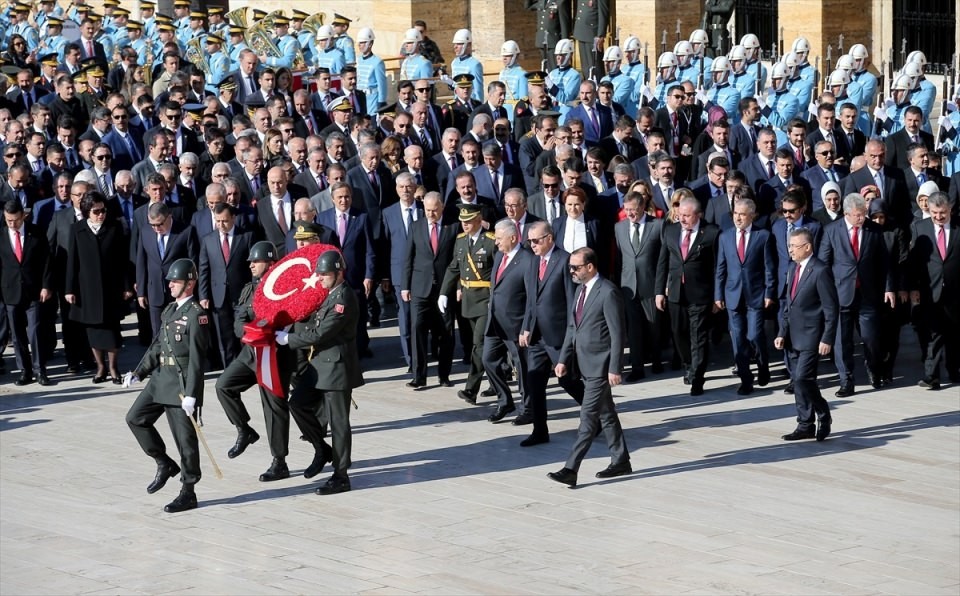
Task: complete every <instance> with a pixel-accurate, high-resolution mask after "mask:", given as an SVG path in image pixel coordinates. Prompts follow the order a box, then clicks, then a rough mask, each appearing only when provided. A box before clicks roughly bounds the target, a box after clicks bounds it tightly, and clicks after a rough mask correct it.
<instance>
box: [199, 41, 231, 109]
mask: <svg viewBox="0 0 960 596" xmlns="http://www.w3.org/2000/svg"><path fill="white" fill-rule="evenodd" d="M223 43H224V41H223V38H222V37H220V36H219V35H214V34H212V33H211V34H210V35H208V36H207V54H208V55H209V56H210V58H209V59H208V60H207V63H208V64H209V65H210V72H208V73H207V76H206V82H205V84H204V88H205V89H206V90H207V91H209V92H210V93H213V94H214V95H219V94H220V87H219V85H220V81H222V80H223V78H224V77H226V76H227V75H228V74H230V58H228V57H227V55H226V54H224V53H223V51H222V48H223Z"/></svg>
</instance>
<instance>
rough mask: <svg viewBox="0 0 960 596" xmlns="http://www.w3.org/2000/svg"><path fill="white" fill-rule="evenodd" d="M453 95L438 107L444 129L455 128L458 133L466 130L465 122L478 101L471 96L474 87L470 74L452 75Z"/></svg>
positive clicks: (478, 104)
mask: <svg viewBox="0 0 960 596" xmlns="http://www.w3.org/2000/svg"><path fill="white" fill-rule="evenodd" d="M453 81H454V85H455V86H454V88H453V94H454V97H453V99H451V100H450V101H448V102H447V103H445V104H443V106H442V107H441V108H440V115H441V116H442V118H443V128H444V130H446V129H448V128H456V129H457V130H459V131H460V135H461V136H462V135H464V134H466V132H467V122H468V121H469V120H470V114H472V113H473V111H474V110H475V109H477V107H479V106H480V102H479V101H477V100H475V99H473V97H471V93H472V92H473V87H474V78H473V75H472V74H469V73H463V74H458V75H456V76H455V77H453Z"/></svg>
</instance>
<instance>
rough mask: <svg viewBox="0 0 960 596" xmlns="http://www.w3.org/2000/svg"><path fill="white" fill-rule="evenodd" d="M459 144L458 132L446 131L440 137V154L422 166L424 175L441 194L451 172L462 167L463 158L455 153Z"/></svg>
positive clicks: (452, 129)
mask: <svg viewBox="0 0 960 596" xmlns="http://www.w3.org/2000/svg"><path fill="white" fill-rule="evenodd" d="M459 144H460V132H459V131H458V130H457V129H455V128H448V129H446V130H445V131H443V136H441V137H440V146H441V150H440V153H437V154H436V155H434V156H432V157H431V158H430V159H428V160H426V162H425V163H424V165H423V173H424V175H425V176H426V177H427V178H428V179H430V180H434V181H436V185H437V190H439V191H440V192H441V193H443V191H444V190H445V189H446V188H447V180H448V178H449V177H450V174H451V172H453V171H454V170H456V169H457V168H458V167H459V166H461V165H463V158H462V157H461V156H460V154H459V153H458V152H457V147H458V145H459Z"/></svg>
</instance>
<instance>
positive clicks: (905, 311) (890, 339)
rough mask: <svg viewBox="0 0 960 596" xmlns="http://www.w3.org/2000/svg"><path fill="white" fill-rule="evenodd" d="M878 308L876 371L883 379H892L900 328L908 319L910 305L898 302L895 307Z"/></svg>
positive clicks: (898, 348) (898, 345)
mask: <svg viewBox="0 0 960 596" xmlns="http://www.w3.org/2000/svg"><path fill="white" fill-rule="evenodd" d="M880 308H881V310H880V324H879V334H880V335H879V337H878V338H877V345H878V348H877V349H878V350H879V351H878V352H877V366H878V367H879V370H878V371H877V373H878V374H879V375H880V376H881V377H883V378H885V379H892V378H893V367H894V366H895V365H896V363H897V354H899V353H900V329H901V328H902V327H903V325H904V323H906V322H907V321H908V320H910V307H909V306H908V305H906V304H900V303H899V302H898V303H897V307H896V308H890V307H889V306H888V305H884V306H882V307H880ZM921 350H922V348H921ZM921 353H922V352H921Z"/></svg>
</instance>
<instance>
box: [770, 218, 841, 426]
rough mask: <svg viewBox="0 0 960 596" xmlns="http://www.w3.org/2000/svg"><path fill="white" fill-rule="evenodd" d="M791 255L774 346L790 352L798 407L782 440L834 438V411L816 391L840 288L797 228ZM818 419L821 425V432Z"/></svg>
mask: <svg viewBox="0 0 960 596" xmlns="http://www.w3.org/2000/svg"><path fill="white" fill-rule="evenodd" d="M789 243H790V244H789V246H790V256H791V257H792V260H793V262H794V263H796V265H795V266H794V267H792V269H791V271H790V275H789V276H788V279H787V287H788V288H789V289H788V290H787V291H786V293H785V294H784V295H783V296H782V299H783V300H784V301H785V302H786V304H787V306H786V307H785V308H784V310H783V314H782V315H781V316H780V329H779V331H778V332H777V338H776V339H775V340H774V342H773V344H774V346H775V347H776V348H777V349H778V350H786V352H787V358H788V359H789V361H790V364H791V369H792V370H793V373H792V376H791V380H792V383H793V385H794V397H795V399H796V402H797V428H796V429H795V430H794V431H793V432H792V433H790V434H787V435H783V440H784V441H798V440H801V439H813V438H814V437H816V439H817V440H818V441H822V440H824V439H826V438H827V436H829V435H830V425H831V423H832V421H833V419H832V417H831V415H830V406H829V405H828V404H827V401H826V400H825V399H823V396H822V395H821V394H820V388H819V387H818V386H817V365H818V364H819V362H820V358H821V357H823V356H826V355H828V354H829V353H830V350H831V347H830V346H831V343H832V342H833V340H834V338H835V337H836V334H837V311H838V310H839V307H838V301H837V288H836V285H835V284H834V280H833V275H831V273H830V267H828V266H827V265H825V264H824V263H822V262H821V261H820V260H818V259H817V258H816V257H815V256H813V251H814V248H813V234H812V233H811V232H810V230H807V229H804V228H798V229H796V230H794V231H793V232H792V233H791V234H790V238H789ZM817 419H819V422H820V425H819V427H817V424H816V422H817Z"/></svg>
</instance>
